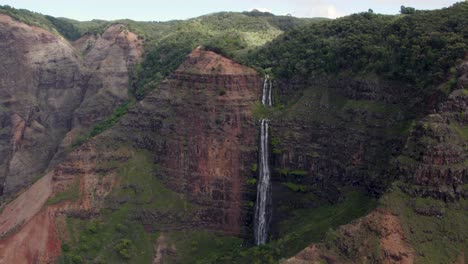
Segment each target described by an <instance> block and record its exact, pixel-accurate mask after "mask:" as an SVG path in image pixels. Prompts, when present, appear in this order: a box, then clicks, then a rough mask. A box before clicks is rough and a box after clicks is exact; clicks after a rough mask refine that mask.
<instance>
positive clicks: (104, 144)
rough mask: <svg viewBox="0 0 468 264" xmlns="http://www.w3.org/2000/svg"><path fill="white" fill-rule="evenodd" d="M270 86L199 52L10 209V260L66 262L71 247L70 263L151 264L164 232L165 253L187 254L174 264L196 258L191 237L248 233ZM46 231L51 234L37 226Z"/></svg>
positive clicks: (5, 237)
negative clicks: (258, 106)
mask: <svg viewBox="0 0 468 264" xmlns="http://www.w3.org/2000/svg"><path fill="white" fill-rule="evenodd" d="M260 88H261V79H260V78H259V76H258V75H257V74H256V72H255V71H254V70H252V69H250V68H246V67H244V66H241V65H239V64H236V63H234V62H232V61H230V60H228V59H226V58H223V57H221V56H220V55H217V54H215V53H213V52H209V51H203V50H201V49H196V50H194V51H193V52H192V53H191V54H190V55H189V56H188V57H187V59H186V61H185V62H184V64H182V65H181V66H180V67H179V69H178V70H177V71H175V72H174V74H172V75H171V76H170V77H169V78H168V79H167V80H165V81H164V82H163V83H162V84H161V85H160V86H159V87H158V88H157V89H156V90H154V91H153V92H152V93H151V94H149V95H148V97H147V98H145V99H144V100H143V101H141V102H140V103H139V104H138V105H137V106H136V107H135V108H134V109H132V110H131V111H130V112H129V113H128V115H127V116H125V117H124V118H123V119H122V120H121V122H120V123H119V124H118V125H117V126H116V127H114V128H112V129H111V130H109V131H107V132H106V133H104V134H102V135H100V136H98V137H97V138H95V139H93V140H91V141H89V142H87V143H85V144H84V145H82V146H81V147H79V148H78V149H76V150H75V151H73V152H72V153H71V154H70V155H69V156H68V158H67V159H66V160H65V161H64V162H62V163H61V164H60V165H58V166H57V167H56V168H55V169H54V170H53V171H51V172H50V173H49V174H47V176H45V177H44V178H42V179H41V180H40V181H38V182H37V183H35V184H34V185H33V186H32V187H31V188H30V189H29V190H28V191H26V192H25V193H23V194H22V195H21V196H19V197H18V198H17V199H16V200H14V201H13V202H12V203H10V204H9V205H8V206H7V207H6V208H5V209H4V210H3V211H2V213H1V215H0V223H2V225H1V226H0V234H2V241H1V243H0V256H3V259H2V261H3V262H5V263H6V262H9V261H17V262H18V261H19V262H22V261H23V262H24V261H30V262H31V261H33V262H34V261H41V260H42V261H50V260H53V259H56V258H57V257H58V254H59V253H60V252H58V251H59V248H60V244H61V242H60V240H61V241H62V243H65V244H66V245H67V246H66V247H67V248H69V249H68V250H67V251H66V252H64V255H63V258H65V259H73V258H80V259H82V260H83V261H93V260H103V261H106V262H107V261H110V262H114V263H118V262H121V261H122V258H124V259H127V260H128V261H131V262H136V263H141V262H142V261H143V262H148V258H152V257H153V256H154V253H153V242H156V241H155V237H157V236H158V235H157V234H160V233H159V232H164V233H165V236H166V237H169V238H164V239H163V238H161V239H158V240H157V241H159V242H157V243H156V246H155V247H156V248H160V247H163V245H161V243H162V241H169V242H167V243H168V244H169V245H171V244H176V245H177V246H172V247H173V248H174V250H175V252H178V251H180V253H173V254H171V255H170V256H166V257H168V258H170V259H172V260H179V261H180V260H181V259H183V258H186V257H190V253H187V252H186V251H185V250H186V249H187V248H186V247H187V246H189V245H187V246H186V245H180V242H181V241H180V240H179V239H176V238H177V237H178V236H180V235H181V233H180V232H182V231H183V230H186V231H183V232H202V231H201V230H207V229H208V230H212V231H220V232H221V234H231V235H238V236H239V235H244V236H245V235H246V232H245V231H246V230H245V221H246V217H247V210H246V209H248V207H246V205H245V203H246V198H245V195H248V189H247V187H246V186H245V181H246V179H247V177H248V176H249V175H250V173H251V172H250V169H249V168H250V165H251V164H252V163H255V162H256V144H255V142H256V137H257V128H256V125H255V122H254V119H253V118H252V115H251V113H250V109H251V108H252V106H253V104H254V102H255V101H257V100H258V97H259V92H260ZM37 190H42V191H37ZM46 201H47V202H46ZM41 207H43V208H42V209H41ZM12 212H16V213H14V214H12ZM91 219H94V220H93V221H91V222H90V220H91ZM89 223H95V225H96V226H95V227H94V228H93V230H94V231H92V233H89V232H90V231H89V228H91V227H90V226H89V225H88V224H89ZM45 224H47V226H48V227H49V229H48V230H49V231H48V232H42V231H43V230H44V229H38V228H37V225H45ZM125 226H127V227H128V228H129V229H126V228H125ZM115 228H117V229H115ZM116 230H117V231H116ZM181 230H182V231H181ZM197 230H199V231H197ZM41 232H42V233H41ZM200 234H202V233H200ZM28 235H29V236H34V237H35V238H36V239H35V240H28V239H26V238H27V237H28ZM185 236H186V239H187V236H188V237H191V236H193V237H194V238H196V237H197V236H198V235H197V234H193V235H190V234H186V235H185ZM95 238H99V240H94V239H95ZM174 239H176V240H174ZM57 241H58V242H57ZM122 241H130V242H122ZM233 241H236V242H235V243H238V242H237V240H233ZM120 242H122V243H131V244H134V245H138V249H143V248H145V249H148V250H147V251H144V252H140V251H133V249H132V248H131V247H130V248H129V249H128V250H129V251H130V253H129V255H126V253H125V252H123V253H122V251H119V250H117V249H116V251H114V250H113V249H112V248H117V247H119V245H120V244H119V243H120ZM38 243H39V244H40V245H50V246H49V248H46V247H37V246H35V245H37V244H38ZM90 243H92V245H93V246H92V247H87V246H86V247H85V246H84V245H89V244H90ZM165 243H166V242H165ZM122 245H123V244H122ZM109 247H110V248H109ZM166 247H168V248H171V246H166ZM12 248H21V250H16V251H14V250H11V249H12ZM62 248H63V247H62ZM96 250H97V251H96ZM159 251H160V250H156V252H159ZM13 252H14V253H13ZM191 254H193V253H191ZM157 258H161V256H159V257H157Z"/></svg>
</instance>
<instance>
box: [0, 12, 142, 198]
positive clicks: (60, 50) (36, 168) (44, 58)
mask: <svg viewBox="0 0 468 264" xmlns="http://www.w3.org/2000/svg"><path fill="white" fill-rule="evenodd" d="M95 39H96V40H95V42H93V43H90V44H89V45H88V46H87V48H88V50H85V51H82V50H80V49H79V48H80V47H79V45H78V44H77V45H76V46H77V48H76V49H75V48H74V47H73V46H72V45H71V44H70V43H69V42H68V41H67V40H65V39H64V38H62V37H61V36H58V35H57V34H53V33H51V32H48V31H46V30H44V29H42V28H40V27H37V26H30V25H26V24H24V23H20V22H17V21H15V20H13V19H12V18H10V17H9V16H6V15H0V45H1V49H2V52H0V56H1V57H0V59H1V63H0V67H1V68H2V71H1V73H0V74H1V75H0V80H1V83H0V160H1V161H0V185H1V186H2V187H1V188H0V189H1V190H0V191H1V192H0V193H12V192H15V191H17V190H18V189H19V188H21V187H24V186H27V185H28V184H30V183H31V182H32V181H33V180H34V179H37V177H39V176H41V175H42V174H43V173H45V171H46V170H47V168H49V167H53V164H56V163H57V161H59V160H61V159H62V158H63V157H64V156H65V151H66V147H67V146H69V145H70V144H72V143H73V141H74V140H75V139H76V138H77V137H78V136H79V135H80V134H84V133H86V132H87V129H90V128H91V127H92V126H93V125H94V124H96V123H97V122H99V121H101V120H103V119H104V118H105V117H106V116H108V115H110V114H111V113H112V112H113V110H114V109H115V108H116V107H117V106H118V105H119V104H121V103H122V102H124V101H125V100H127V99H128V93H127V91H128V87H129V74H130V73H131V72H132V71H133V65H135V64H136V63H137V62H138V61H139V59H140V57H141V53H142V47H141V45H142V44H141V40H139V39H138V37H137V36H136V35H135V34H133V33H131V32H129V31H128V30H127V29H126V28H125V27H124V26H123V25H120V24H115V25H112V26H111V27H109V28H108V29H107V30H106V31H105V32H104V34H103V35H102V36H97V37H95ZM77 42H78V43H79V42H82V40H78V41H77ZM82 52H84V55H83V53H82ZM64 138H65V140H63V139H64ZM62 140H63V141H62ZM52 160H54V161H53V162H52V164H50V163H51V161H52Z"/></svg>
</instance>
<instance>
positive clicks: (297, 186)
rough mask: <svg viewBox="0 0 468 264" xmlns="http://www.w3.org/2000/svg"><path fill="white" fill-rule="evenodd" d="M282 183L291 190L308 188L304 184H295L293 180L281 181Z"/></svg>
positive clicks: (296, 190) (299, 190) (300, 190)
mask: <svg viewBox="0 0 468 264" xmlns="http://www.w3.org/2000/svg"><path fill="white" fill-rule="evenodd" d="M282 184H283V185H284V186H286V187H288V188H289V189H290V190H291V191H293V192H306V191H307V189H308V188H307V186H306V185H302V184H296V183H293V182H283V183H282Z"/></svg>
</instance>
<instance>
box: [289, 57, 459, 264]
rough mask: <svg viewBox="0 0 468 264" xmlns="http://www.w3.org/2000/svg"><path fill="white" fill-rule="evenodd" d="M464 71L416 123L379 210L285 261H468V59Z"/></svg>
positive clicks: (397, 160)
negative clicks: (446, 95) (454, 86)
mask: <svg viewBox="0 0 468 264" xmlns="http://www.w3.org/2000/svg"><path fill="white" fill-rule="evenodd" d="M458 71H459V76H460V78H459V82H458V89H457V90H455V91H454V92H453V93H452V94H451V95H450V96H449V98H448V100H447V101H445V102H442V103H440V104H439V105H438V107H437V109H436V111H434V113H432V114H430V115H428V116H426V117H424V118H422V119H421V120H420V121H419V122H417V123H416V124H415V125H414V127H413V128H412V130H411V133H410V136H409V137H408V140H407V142H406V144H405V147H404V149H403V152H402V155H400V156H398V158H397V159H396V160H395V161H394V162H393V164H394V166H395V170H396V171H397V173H398V174H399V175H400V181H399V182H397V183H395V184H393V186H392V188H390V190H389V191H388V192H387V193H386V194H385V195H384V196H383V197H382V198H381V199H380V206H379V208H378V209H376V210H374V211H373V212H372V213H370V214H369V215H368V216H366V217H364V218H361V219H359V220H357V221H355V222H353V223H351V224H349V225H345V226H342V227H340V228H339V229H338V230H337V231H333V232H330V233H329V234H328V236H327V238H326V239H325V241H324V244H316V245H312V246H310V247H309V248H307V249H305V250H304V251H302V252H301V253H299V254H298V255H297V256H295V257H293V258H291V259H289V260H288V261H286V262H285V263H315V262H319V261H327V262H329V263H335V262H338V263H339V262H343V263H352V262H355V261H356V260H360V262H362V263H373V262H379V263H465V262H466V250H467V247H468V245H467V242H466V237H467V236H468V234H467V233H466V228H465V226H464V223H466V221H468V216H467V214H466V204H467V203H466V196H467V193H466V185H467V183H468V170H467V159H468V148H467V142H468V138H467V134H466V131H467V127H468V122H467V120H466V113H467V111H468V96H467V94H468V93H467V92H466V91H467V90H466V87H468V85H467V82H466V80H467V78H466V77H467V75H468V68H467V67H466V63H463V64H461V65H460V66H459V67H458Z"/></svg>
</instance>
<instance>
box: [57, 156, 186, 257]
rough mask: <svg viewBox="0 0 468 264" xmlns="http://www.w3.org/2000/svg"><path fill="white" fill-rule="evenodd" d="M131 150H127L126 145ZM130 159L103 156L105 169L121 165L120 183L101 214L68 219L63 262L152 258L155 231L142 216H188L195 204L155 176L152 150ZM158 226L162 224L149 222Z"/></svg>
mask: <svg viewBox="0 0 468 264" xmlns="http://www.w3.org/2000/svg"><path fill="white" fill-rule="evenodd" d="M126 151H128V150H126ZM131 153H132V158H131V159H130V160H128V161H126V162H115V161H104V163H102V164H101V166H103V168H109V167H115V166H117V172H118V173H117V174H118V177H120V181H121V183H120V185H119V187H117V188H115V189H114V190H113V191H112V192H111V194H109V196H108V198H107V200H106V203H105V207H104V208H103V209H102V210H101V214H100V215H99V216H98V217H97V218H95V219H94V220H92V221H89V220H88V219H80V218H75V217H71V216H70V217H68V218H67V228H68V234H69V235H70V238H69V241H67V242H66V244H67V249H66V250H63V252H62V257H61V260H60V262H61V263H122V262H127V263H151V261H152V258H153V256H154V251H153V244H154V241H155V239H156V238H157V237H158V235H159V234H158V233H157V232H148V231H147V230H145V227H144V226H143V223H142V222H141V221H140V220H138V217H136V216H138V215H141V214H142V213H143V212H152V213H158V212H159V213H162V214H165V215H167V216H170V215H171V214H175V215H184V214H185V215H188V214H190V213H191V212H192V211H193V206H192V205H191V204H189V203H188V202H187V201H186V199H185V198H184V197H183V196H181V195H180V194H177V193H174V192H172V191H171V190H169V189H167V188H166V187H165V186H164V185H163V184H162V183H161V182H160V181H159V180H158V179H157V178H156V176H155V173H156V172H157V171H158V170H159V168H158V166H157V165H154V164H153V163H152V162H151V158H150V155H149V154H147V153H143V152H133V151H131ZM151 224H152V225H155V227H157V226H159V225H160V224H161V223H158V222H157V221H155V222H154V223H151Z"/></svg>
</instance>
